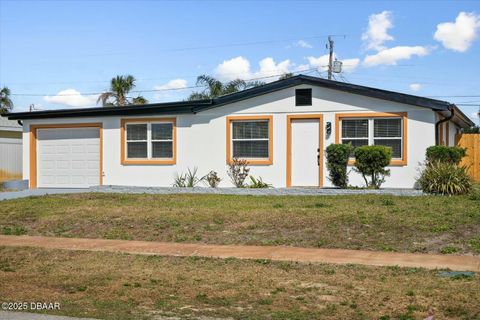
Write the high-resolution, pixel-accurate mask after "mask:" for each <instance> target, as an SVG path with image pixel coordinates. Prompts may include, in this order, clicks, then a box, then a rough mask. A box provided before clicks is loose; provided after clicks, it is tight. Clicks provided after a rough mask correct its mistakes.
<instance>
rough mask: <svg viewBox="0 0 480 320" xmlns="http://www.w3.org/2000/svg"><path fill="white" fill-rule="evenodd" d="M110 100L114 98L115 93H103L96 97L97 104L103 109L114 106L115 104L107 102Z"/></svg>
mask: <svg viewBox="0 0 480 320" xmlns="http://www.w3.org/2000/svg"><path fill="white" fill-rule="evenodd" d="M110 98H114V99H115V98H116V95H115V93H113V92H104V93H102V94H101V95H99V96H98V99H97V103H99V102H101V103H102V106H103V107H107V106H108V105H109V104H110V105H115V102H109V100H110Z"/></svg>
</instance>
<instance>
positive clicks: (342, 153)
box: [326, 143, 353, 188]
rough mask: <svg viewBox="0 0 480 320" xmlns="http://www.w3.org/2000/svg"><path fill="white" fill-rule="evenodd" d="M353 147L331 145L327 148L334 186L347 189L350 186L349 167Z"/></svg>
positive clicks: (329, 172) (349, 145) (329, 173)
mask: <svg viewBox="0 0 480 320" xmlns="http://www.w3.org/2000/svg"><path fill="white" fill-rule="evenodd" d="M352 151H353V147H352V145H351V144H350V143H349V144H335V143H333V144H331V145H329V146H328V147H327V149H326V152H327V169H328V176H329V179H330V181H332V184H333V185H334V186H336V187H340V188H346V187H347V185H348V175H347V165H348V159H349V158H350V155H351V154H352Z"/></svg>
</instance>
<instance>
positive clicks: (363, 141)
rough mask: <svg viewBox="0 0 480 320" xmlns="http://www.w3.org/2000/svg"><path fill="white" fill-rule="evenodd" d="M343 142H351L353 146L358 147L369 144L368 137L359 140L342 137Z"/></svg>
mask: <svg viewBox="0 0 480 320" xmlns="http://www.w3.org/2000/svg"><path fill="white" fill-rule="evenodd" d="M342 143H343V144H347V143H351V144H352V146H353V148H358V147H361V146H368V139H358V140H356V139H355V140H351V139H342Z"/></svg>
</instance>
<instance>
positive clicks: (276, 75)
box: [10, 68, 317, 97]
mask: <svg viewBox="0 0 480 320" xmlns="http://www.w3.org/2000/svg"><path fill="white" fill-rule="evenodd" d="M314 70H317V68H310V69H304V70H297V71H294V72H292V73H302V72H305V73H308V72H311V71H314ZM281 75H283V73H281V74H275V75H271V76H264V77H256V78H250V79H245V80H244V81H246V82H250V81H255V80H262V79H269V78H275V77H280V76H281ZM195 88H206V86H189V87H183V88H165V89H148V90H132V91H130V92H131V93H146V92H161V91H175V90H187V89H195ZM104 92H105V91H103V92H89V93H80V94H76V93H68V94H58V93H54V94H41V93H11V94H10V95H12V96H29V97H43V96H60V97H68V96H78V95H83V96H94V95H99V94H102V93H104Z"/></svg>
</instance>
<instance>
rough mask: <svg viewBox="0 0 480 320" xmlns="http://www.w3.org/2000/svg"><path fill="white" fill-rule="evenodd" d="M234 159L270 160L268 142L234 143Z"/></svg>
mask: <svg viewBox="0 0 480 320" xmlns="http://www.w3.org/2000/svg"><path fill="white" fill-rule="evenodd" d="M233 157H234V158H268V141H233Z"/></svg>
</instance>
